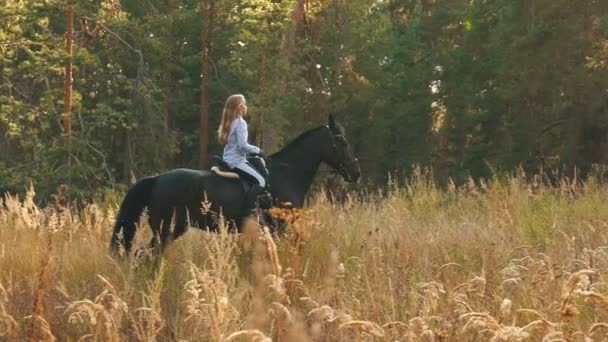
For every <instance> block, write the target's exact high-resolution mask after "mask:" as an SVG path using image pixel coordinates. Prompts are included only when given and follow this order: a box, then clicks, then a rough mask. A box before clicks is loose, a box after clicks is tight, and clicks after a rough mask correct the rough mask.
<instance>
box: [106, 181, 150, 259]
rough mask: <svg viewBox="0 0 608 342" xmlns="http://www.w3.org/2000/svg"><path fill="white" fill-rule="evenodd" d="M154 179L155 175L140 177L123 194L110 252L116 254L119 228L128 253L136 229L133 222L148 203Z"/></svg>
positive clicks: (137, 219)
mask: <svg viewBox="0 0 608 342" xmlns="http://www.w3.org/2000/svg"><path fill="white" fill-rule="evenodd" d="M156 179H157V176H151V177H145V178H142V179H140V180H139V181H138V182H137V183H135V184H134V185H133V186H132V187H131V188H130V189H129V191H128V192H127V194H126V195H125V198H124V199H123V201H122V203H121V204H120V209H119V210H118V216H117V217H116V224H115V225H114V232H113V233H112V240H111V241H110V251H111V252H112V254H114V255H116V254H117V253H118V245H119V243H120V241H119V238H118V236H119V234H120V232H121V230H122V232H123V241H124V248H125V251H126V252H127V253H128V252H129V251H130V250H131V246H132V243H133V237H134V236H135V230H136V227H135V223H136V222H137V221H139V217H140V216H141V214H142V213H143V211H144V209H145V208H146V207H147V206H148V205H149V204H150V198H151V195H152V189H154V185H155V183H156Z"/></svg>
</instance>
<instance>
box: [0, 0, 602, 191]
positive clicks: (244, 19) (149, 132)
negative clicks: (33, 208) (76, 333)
mask: <svg viewBox="0 0 608 342" xmlns="http://www.w3.org/2000/svg"><path fill="white" fill-rule="evenodd" d="M69 3H72V2H69V1H66V0H53V1H46V2H40V1H34V0H26V1H18V2H16V1H0V4H1V6H0V17H2V18H5V19H6V20H2V21H1V22H0V74H1V80H0V166H1V168H0V190H12V191H22V190H23V189H24V187H25V186H26V185H27V183H28V182H29V181H30V180H32V181H34V182H35V183H37V188H38V189H39V193H40V194H43V195H48V194H49V193H51V192H53V191H54V190H55V188H56V187H57V186H58V184H62V183H66V184H68V183H69V185H70V189H72V191H73V192H75V193H78V194H80V195H82V196H90V195H91V194H92V193H95V192H96V191H97V189H101V188H106V189H115V188H116V187H117V186H118V184H123V185H126V184H128V183H129V181H130V180H131V178H132V177H135V178H139V177H141V176H144V175H147V174H154V173H158V172H162V171H164V170H165V169H169V168H174V167H196V166H197V165H198V148H199V142H198V134H199V132H198V131H199V123H198V120H199V112H200V100H199V92H200V91H199V87H200V77H201V46H200V44H201V34H202V30H203V29H204V27H205V25H204V24H205V23H203V22H202V18H203V17H204V16H203V15H202V13H201V10H202V7H201V1H198V0H197V1H194V0H162V1H161V0H150V1H143V2H142V1H136V0H123V1H121V2H120V3H119V2H118V1H110V0H97V1H90V2H73V3H74V4H75V10H76V22H75V30H76V35H75V37H76V38H75V48H74V56H73V63H74V88H73V89H74V93H73V109H72V127H73V143H72V146H71V147H70V148H69V149H68V147H67V146H66V145H65V143H64V141H63V138H62V117H63V82H64V70H65V63H66V61H67V58H68V56H67V54H66V52H65V47H64V32H65V31H66V25H67V21H66V8H67V6H68V4H69ZM300 3H304V4H305V6H304V11H303V12H302V13H300V12H299V11H298V5H299V4H300ZM213 4H214V13H213V20H214V22H213V25H212V31H211V32H210V37H211V39H212V46H213V51H212V54H211V75H204V76H208V77H210V78H211V82H210V84H211V103H210V104H209V106H210V123H209V124H210V127H209V131H210V132H211V133H213V132H214V131H215V128H216V127H217V125H218V123H219V116H220V113H221V109H222V106H223V104H224V100H225V99H226V97H227V96H229V95H230V94H233V93H243V94H245V95H246V96H247V97H248V100H249V101H248V102H249V104H250V113H251V125H250V126H251V128H252V134H251V136H252V140H253V138H254V137H255V136H256V135H257V133H263V137H264V142H263V143H264V148H265V149H267V150H269V151H270V152H272V151H275V150H276V149H278V148H279V147H280V146H282V145H283V144H284V143H285V142H286V141H287V140H289V139H291V138H293V137H294V136H295V135H296V134H298V133H300V132H302V131H303V130H305V129H307V128H310V127H314V126H317V125H319V124H323V123H324V122H325V120H326V117H327V115H328V114H330V113H333V114H334V115H335V116H336V117H337V118H338V119H339V121H341V122H342V123H343V124H344V125H345V126H346V128H347V134H348V136H349V138H350V141H351V143H352V145H353V148H354V150H355V152H356V154H357V156H358V157H359V159H360V160H361V163H362V168H363V172H364V175H365V177H366V182H368V183H370V184H376V185H377V184H384V183H385V182H386V180H387V178H386V177H387V174H388V173H391V174H393V175H409V174H410V173H411V170H412V165H423V166H425V167H430V168H432V169H433V170H434V175H435V177H436V178H437V179H438V180H440V181H442V182H445V181H447V179H448V177H450V178H452V179H454V180H455V181H456V182H457V183H459V182H464V181H465V180H466V179H468V177H469V176H472V177H474V178H479V177H485V178H489V177H491V176H492V174H493V173H494V172H495V171H510V170H514V169H515V168H517V167H519V166H523V167H524V168H525V169H526V170H527V171H531V172H536V171H538V169H539V168H540V167H541V165H542V166H543V167H545V169H549V168H562V167H566V168H567V169H569V170H572V167H573V166H575V165H576V166H578V167H579V168H581V169H582V170H583V171H586V170H588V169H589V168H590V167H591V165H592V164H603V163H605V162H606V161H607V158H608V153H606V149H607V146H608V119H607V118H608V116H607V112H608V103H606V101H605V91H606V89H607V88H608V84H607V82H608V81H607V80H608V77H607V76H608V40H606V36H607V33H608V19H606V18H608V15H607V14H608V5H607V4H606V2H604V1H593V0H583V1H578V2H572V1H568V0H533V1H524V0H516V1H513V0H487V1H469V0H442V1H427V0H399V1H390V2H387V1H374V0H362V1H354V2H347V1H331V2H325V1H318V0H312V1H305V2H301V1H271V0H247V1H236V0H221V1H220V0H214V1H213ZM298 13H299V14H301V15H300V16H299V15H297V14H298ZM85 18H86V19H88V23H87V26H85V25H84V23H83V22H82V21H81V20H82V19H85ZM96 28H97V30H95V29H96ZM86 33H89V34H88V35H87V34H86ZM209 146H210V153H212V154H220V153H221V146H219V145H218V143H217V142H216V141H215V139H213V134H211V141H210V145H209ZM68 151H69V153H71V155H72V158H71V161H70V163H69V165H68V158H67V154H68Z"/></svg>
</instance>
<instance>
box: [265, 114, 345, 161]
mask: <svg viewBox="0 0 608 342" xmlns="http://www.w3.org/2000/svg"><path fill="white" fill-rule="evenodd" d="M335 124H336V127H335V130H332V129H330V131H331V132H332V133H333V134H341V135H344V126H342V125H341V124H339V123H337V122H336V123H335ZM326 128H329V126H327V125H323V126H319V127H315V128H311V129H309V130H308V131H305V132H304V133H301V134H300V135H298V136H297V137H295V138H294V139H293V140H291V141H290V142H288V143H287V144H285V146H284V147H283V148H282V149H280V150H279V151H277V152H276V153H273V154H272V155H270V156H269V157H276V156H279V155H280V154H282V153H284V152H287V151H288V150H289V149H290V148H291V147H292V146H296V145H298V144H299V143H300V142H301V141H302V140H305V139H308V138H309V137H310V136H311V135H313V134H314V133H317V132H319V131H320V130H322V129H326Z"/></svg>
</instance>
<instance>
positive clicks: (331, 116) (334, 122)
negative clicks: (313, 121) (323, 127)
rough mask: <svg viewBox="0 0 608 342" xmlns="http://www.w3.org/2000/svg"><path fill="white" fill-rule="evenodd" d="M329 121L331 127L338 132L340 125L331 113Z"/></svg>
mask: <svg viewBox="0 0 608 342" xmlns="http://www.w3.org/2000/svg"><path fill="white" fill-rule="evenodd" d="M327 122H328V124H329V128H330V129H331V130H332V131H333V132H336V131H337V129H338V125H337V124H336V120H334V116H333V115H331V114H329V117H328V118H327Z"/></svg>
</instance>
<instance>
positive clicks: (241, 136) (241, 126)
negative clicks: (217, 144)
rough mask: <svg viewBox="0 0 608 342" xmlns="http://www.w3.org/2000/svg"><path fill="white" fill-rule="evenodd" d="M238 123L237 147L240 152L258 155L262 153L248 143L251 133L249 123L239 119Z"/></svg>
mask: <svg viewBox="0 0 608 342" xmlns="http://www.w3.org/2000/svg"><path fill="white" fill-rule="evenodd" d="M237 120H238V121H237V123H236V145H237V147H238V149H239V151H240V152H241V153H243V154H247V153H251V154H258V153H260V149H259V148H258V147H256V146H253V145H250V144H249V143H247V137H248V135H249V133H248V132H247V123H246V122H245V120H243V119H237Z"/></svg>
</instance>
